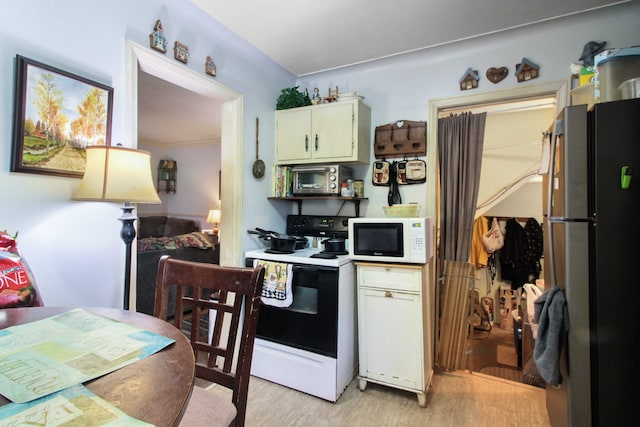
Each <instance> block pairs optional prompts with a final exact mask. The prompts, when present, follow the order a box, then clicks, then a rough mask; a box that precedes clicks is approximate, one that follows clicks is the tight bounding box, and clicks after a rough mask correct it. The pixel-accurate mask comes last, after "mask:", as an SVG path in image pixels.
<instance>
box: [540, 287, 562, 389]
mask: <svg viewBox="0 0 640 427" xmlns="http://www.w3.org/2000/svg"><path fill="white" fill-rule="evenodd" d="M534 305H535V321H536V323H538V337H537V338H536V345H535V348H534V350H533V361H534V362H535V364H536V367H537V368H538V372H540V375H541V376H542V378H544V380H545V381H546V382H548V383H549V384H551V385H552V386H554V387H558V386H559V385H560V383H561V382H562V376H561V375H560V354H561V352H562V344H563V342H564V340H565V337H566V334H567V333H568V332H569V312H568V310H567V301H566V299H565V296H564V291H563V290H562V289H560V287H558V285H555V286H554V287H553V288H551V289H548V290H546V291H545V292H544V293H543V294H542V295H540V296H539V297H538V298H537V299H536V300H535V302H534Z"/></svg>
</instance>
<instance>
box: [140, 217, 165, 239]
mask: <svg viewBox="0 0 640 427" xmlns="http://www.w3.org/2000/svg"><path fill="white" fill-rule="evenodd" d="M166 222H167V217H166V216H164V215H157V216H141V217H140V218H138V238H145V237H162V236H164V225H165V223H166Z"/></svg>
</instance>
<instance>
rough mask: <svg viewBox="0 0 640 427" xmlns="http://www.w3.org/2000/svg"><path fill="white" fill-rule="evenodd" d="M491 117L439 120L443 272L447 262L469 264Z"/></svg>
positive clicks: (440, 255)
mask: <svg viewBox="0 0 640 427" xmlns="http://www.w3.org/2000/svg"><path fill="white" fill-rule="evenodd" d="M486 117H487V113H480V114H471V113H462V114H459V115H453V114H452V115H450V116H449V117H445V118H442V119H439V120H438V166H439V169H440V252H439V255H438V256H439V261H440V264H439V265H440V269H442V266H443V265H444V260H451V261H463V262H468V261H469V254H470V252H471V239H472V236H473V220H474V214H475V210H476V203H477V199H478V188H479V186H480V165H481V163H482V147H483V145H484V127H485V121H486Z"/></svg>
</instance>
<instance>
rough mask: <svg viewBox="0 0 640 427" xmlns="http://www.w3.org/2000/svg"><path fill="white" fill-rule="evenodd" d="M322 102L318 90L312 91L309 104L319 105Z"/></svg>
mask: <svg viewBox="0 0 640 427" xmlns="http://www.w3.org/2000/svg"><path fill="white" fill-rule="evenodd" d="M321 102H322V97H321V96H320V89H318V88H314V89H313V96H312V97H311V103H312V104H313V105H317V104H320V103H321Z"/></svg>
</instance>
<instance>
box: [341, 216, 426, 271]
mask: <svg viewBox="0 0 640 427" xmlns="http://www.w3.org/2000/svg"><path fill="white" fill-rule="evenodd" d="M348 232H349V258H351V259H353V260H356V261H375V262H392V263H406V264H426V263H427V262H429V260H430V259H431V256H432V246H433V242H432V224H431V218H349V225H348Z"/></svg>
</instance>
